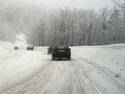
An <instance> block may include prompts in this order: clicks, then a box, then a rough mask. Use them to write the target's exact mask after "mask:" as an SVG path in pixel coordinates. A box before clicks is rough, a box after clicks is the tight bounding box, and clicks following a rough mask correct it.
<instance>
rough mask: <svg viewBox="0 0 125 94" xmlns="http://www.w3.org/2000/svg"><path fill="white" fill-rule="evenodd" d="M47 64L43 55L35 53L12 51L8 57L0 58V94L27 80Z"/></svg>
mask: <svg viewBox="0 0 125 94" xmlns="http://www.w3.org/2000/svg"><path fill="white" fill-rule="evenodd" d="M1 50H2V52H4V51H5V50H4V49H1ZM7 54H8V53H7ZM47 62H49V60H48V59H47V58H46V56H45V55H44V54H43V53H40V52H35V51H34V52H33V51H25V50H17V51H14V50H13V51H11V54H10V55H8V56H7V55H4V56H0V92H1V91H4V90H6V89H9V88H10V87H13V86H16V85H17V84H20V83H22V82H24V81H26V80H28V79H29V78H31V77H32V76H33V75H35V74H36V73H38V72H39V71H40V70H41V69H42V68H43V67H44V66H45V65H46V64H47Z"/></svg>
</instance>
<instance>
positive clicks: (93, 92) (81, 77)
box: [71, 60, 103, 94]
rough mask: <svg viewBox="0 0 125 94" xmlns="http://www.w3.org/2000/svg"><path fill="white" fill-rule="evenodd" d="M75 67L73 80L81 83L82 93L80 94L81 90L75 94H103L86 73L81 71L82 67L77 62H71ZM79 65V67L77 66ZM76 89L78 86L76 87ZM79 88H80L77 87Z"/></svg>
mask: <svg viewBox="0 0 125 94" xmlns="http://www.w3.org/2000/svg"><path fill="white" fill-rule="evenodd" d="M71 63H72V65H73V67H74V70H75V71H74V73H73V78H75V79H77V83H79V86H80V88H81V92H80V93H78V91H80V90H78V91H77V90H75V93H73V94H103V93H102V92H101V91H100V90H99V89H98V88H97V87H96V86H95V85H94V84H93V82H92V81H90V80H89V78H87V76H86V75H85V73H84V71H82V72H81V71H80V70H81V66H80V65H78V64H77V60H76V61H71ZM76 64H77V65H76ZM75 87H76V86H75ZM77 87H78V86H77Z"/></svg>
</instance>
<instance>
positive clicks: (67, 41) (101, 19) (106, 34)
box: [28, 2, 125, 46]
mask: <svg viewBox="0 0 125 94" xmlns="http://www.w3.org/2000/svg"><path fill="white" fill-rule="evenodd" d="M124 5H125V4H124V3H123V2H122V3H119V2H115V4H114V8H112V9H108V8H103V9H102V10H100V11H99V12H98V13H97V12H94V11H92V10H80V9H70V8H63V9H57V10H53V11H52V12H51V13H49V14H46V15H45V16H43V18H42V19H40V22H39V23H38V24H37V25H36V26H34V28H33V30H32V32H30V33H29V35H28V36H29V37H28V41H29V42H30V43H31V44H33V45H35V46H48V45H49V46H82V45H89V46H91V45H107V44H115V43H124V42H125V8H124V7H123V6H124ZM121 6H122V7H121Z"/></svg>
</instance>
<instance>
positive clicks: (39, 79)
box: [2, 61, 55, 94]
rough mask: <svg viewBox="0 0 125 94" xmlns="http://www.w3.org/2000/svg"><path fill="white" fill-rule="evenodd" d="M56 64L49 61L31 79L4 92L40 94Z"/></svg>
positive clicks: (10, 93)
mask: <svg viewBox="0 0 125 94" xmlns="http://www.w3.org/2000/svg"><path fill="white" fill-rule="evenodd" d="M54 67H55V65H54V64H53V63H51V61H49V62H48V63H47V65H46V66H44V68H43V69H42V70H41V71H40V72H39V73H37V74H36V75H35V76H34V77H32V78H31V79H29V80H27V81H25V82H23V83H21V84H20V85H17V86H15V87H12V88H10V89H8V90H7V91H4V92H3V93H2V94H38V92H39V91H40V90H41V89H42V88H43V87H44V86H45V84H46V83H47V82H48V81H49V80H50V78H51V76H52V74H53V72H54V70H53V69H54Z"/></svg>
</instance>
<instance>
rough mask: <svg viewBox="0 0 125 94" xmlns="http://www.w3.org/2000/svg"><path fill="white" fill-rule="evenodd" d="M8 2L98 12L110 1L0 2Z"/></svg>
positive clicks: (108, 4)
mask: <svg viewBox="0 0 125 94" xmlns="http://www.w3.org/2000/svg"><path fill="white" fill-rule="evenodd" d="M0 1H1V0H0ZM2 1H8V3H10V2H13V1H15V2H16V3H19V2H18V1H21V2H24V3H29V4H38V5H44V6H46V7H49V8H51V7H71V8H80V9H81V8H82V9H94V10H100V9H101V8H103V7H111V6H112V2H111V1H112V0H2Z"/></svg>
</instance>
